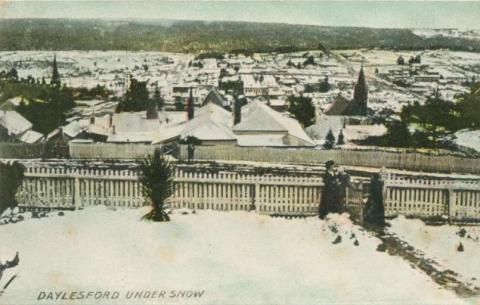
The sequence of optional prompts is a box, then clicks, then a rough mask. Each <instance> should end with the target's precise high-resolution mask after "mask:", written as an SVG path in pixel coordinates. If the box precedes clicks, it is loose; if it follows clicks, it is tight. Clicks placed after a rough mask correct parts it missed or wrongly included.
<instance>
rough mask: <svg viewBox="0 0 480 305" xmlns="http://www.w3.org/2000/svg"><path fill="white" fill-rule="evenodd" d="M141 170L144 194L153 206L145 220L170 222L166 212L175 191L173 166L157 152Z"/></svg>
mask: <svg viewBox="0 0 480 305" xmlns="http://www.w3.org/2000/svg"><path fill="white" fill-rule="evenodd" d="M139 169H140V171H139V181H140V183H141V188H142V194H143V196H144V197H145V198H147V200H149V201H150V204H151V206H152V210H151V211H150V212H149V213H148V214H146V215H145V216H144V219H147V220H153V221H169V220H170V217H169V216H168V214H167V213H166V212H165V201H166V200H167V199H168V198H169V197H170V196H172V194H173V191H174V184H173V179H174V169H173V166H172V165H171V163H170V162H169V161H168V160H167V159H166V156H165V155H163V154H162V153H161V152H160V151H159V150H155V153H154V156H153V157H150V156H149V157H147V158H145V159H144V160H143V161H142V163H141V164H140V168H139Z"/></svg>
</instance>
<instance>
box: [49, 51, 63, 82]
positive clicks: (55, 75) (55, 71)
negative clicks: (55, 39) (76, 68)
mask: <svg viewBox="0 0 480 305" xmlns="http://www.w3.org/2000/svg"><path fill="white" fill-rule="evenodd" d="M52 67H53V71H52V79H51V80H50V85H52V86H56V87H60V84H61V81H60V73H58V67H57V56H56V55H55V54H54V55H53V65H52Z"/></svg>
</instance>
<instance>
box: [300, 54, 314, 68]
mask: <svg viewBox="0 0 480 305" xmlns="http://www.w3.org/2000/svg"><path fill="white" fill-rule="evenodd" d="M303 65H304V66H308V65H312V66H313V65H315V57H313V56H311V55H310V56H308V57H307V60H305V61H304V62H303Z"/></svg>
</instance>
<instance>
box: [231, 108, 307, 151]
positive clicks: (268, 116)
mask: <svg viewBox="0 0 480 305" xmlns="http://www.w3.org/2000/svg"><path fill="white" fill-rule="evenodd" d="M233 131H234V132H240V133H241V132H256V133H262V132H264V133H268V132H285V133H286V134H287V135H288V137H286V138H285V140H284V144H285V145H286V146H289V145H290V146H313V145H314V142H313V141H312V139H310V137H309V136H308V135H307V134H306V133H305V131H304V130H303V128H302V126H301V125H300V123H298V121H297V120H295V119H293V118H290V117H288V116H285V115H283V114H281V113H280V112H278V111H275V110H273V109H272V108H270V107H269V106H267V105H265V104H264V103H262V102H260V101H258V100H255V101H253V102H251V103H250V104H248V105H246V106H244V107H243V108H242V119H241V121H240V123H238V124H237V125H235V126H234V127H233ZM291 137H293V138H291ZM294 139H296V140H294ZM298 143H300V145H299V144H298Z"/></svg>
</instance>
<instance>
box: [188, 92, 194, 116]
mask: <svg viewBox="0 0 480 305" xmlns="http://www.w3.org/2000/svg"><path fill="white" fill-rule="evenodd" d="M187 116H188V120H192V119H193V118H194V117H195V103H194V101H193V93H192V89H191V88H190V95H189V97H188V100H187Z"/></svg>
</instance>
